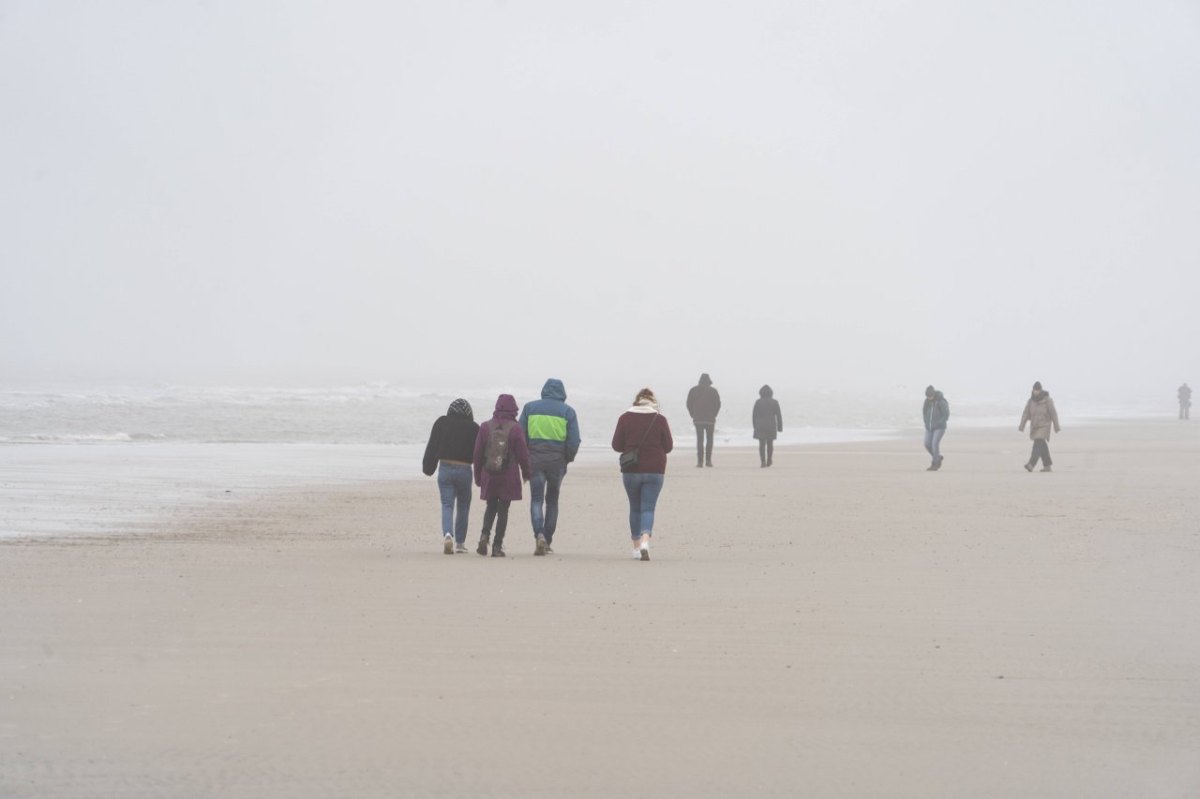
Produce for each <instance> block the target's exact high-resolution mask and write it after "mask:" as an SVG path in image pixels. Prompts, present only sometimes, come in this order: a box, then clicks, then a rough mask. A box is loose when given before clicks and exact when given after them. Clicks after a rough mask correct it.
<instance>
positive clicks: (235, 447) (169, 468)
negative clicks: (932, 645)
mask: <svg viewBox="0 0 1200 799" xmlns="http://www.w3.org/2000/svg"><path fill="white" fill-rule="evenodd" d="M1170 422H1177V420H1174V419H1171V418H1170V417H1166V416H1156V417H1138V418H1119V419H1105V418H1085V419H1081V420H1076V421H1075V422H1073V425H1074V426H1075V427H1076V428H1087V427H1105V426H1111V425H1116V426H1118V427H1120V426H1123V425H1126V426H1127V425H1139V424H1151V425H1154V424H1166V423H1170ZM1012 428H1013V432H1014V433H1015V423H1013V424H1012ZM1007 429H1008V426H1007V425H1000V424H999V423H993V422H989V423H987V424H983V425H974V424H972V423H971V422H970V421H969V420H961V419H960V420H957V422H956V423H954V424H952V425H951V428H950V432H949V433H948V434H947V436H948V440H949V441H953V440H954V438H956V437H957V436H958V435H959V434H960V433H962V434H975V433H980V434H988V433H989V432H998V431H1002V430H1007ZM809 430H816V431H819V434H818V438H816V439H815V440H811V441H802V442H795V441H792V442H786V443H779V442H777V443H776V448H775V449H776V452H779V453H784V452H789V451H793V450H795V451H804V450H809V449H821V448H825V447H830V446H836V447H841V446H855V445H869V444H872V443H881V442H889V441H904V440H908V439H910V438H911V439H913V440H916V443H917V446H918V448H919V446H920V440H919V439H920V436H921V435H922V430H921V428H920V427H911V428H878V429H875V428H866V429H850V428H847V429H840V428H839V429H831V428H809ZM676 434H677V435H676V437H677V440H676V449H675V452H674V453H672V463H674V464H676V465H675V467H674V468H680V466H679V465H678V464H679V461H680V460H681V459H682V460H684V461H686V459H687V458H688V457H689V455H688V453H689V451H690V447H691V444H692V439H691V428H690V427H689V428H686V429H685V430H683V431H676ZM825 434H828V436H827V437H825ZM1014 438H1016V439H1017V440H1018V441H1019V440H1020V439H1019V437H1017V436H1014ZM718 447H719V451H721V452H755V451H756V449H757V447H756V444H755V443H754V442H753V439H751V440H750V441H748V442H745V443H742V442H739V443H735V444H730V443H722V442H721V441H718ZM422 450H423V445H417V444H312V443H284V444H279V443H247V442H227V443H200V442H121V443H88V444H57V443H16V444H2V445H0V485H2V486H4V488H5V489H6V492H5V493H4V494H3V495H0V541H11V540H23V539H35V538H42V537H70V536H76V535H82V536H91V535H95V536H121V535H129V534H133V533H131V532H129V531H128V530H127V529H126V528H129V527H135V528H137V529H139V530H140V529H143V528H145V527H148V526H149V527H154V526H156V525H161V524H164V523H170V521H171V519H173V518H176V517H177V516H179V511H180V510H181V509H184V510H186V511H187V513H191V512H193V511H196V510H199V509H202V508H204V507H212V508H219V507H221V506H224V505H226V504H228V500H229V499H230V497H229V496H228V495H230V494H234V495H237V496H238V497H243V498H257V499H259V500H262V499H266V498H269V496H270V495H272V494H274V493H277V492H287V491H295V490H300V491H313V490H320V489H321V487H322V486H325V485H350V484H356V483H364V484H370V483H377V482H390V481H396V480H403V481H409V480H412V481H420V480H422V479H425V476H424V475H422V474H421V473H420V468H419V461H420V453H421V451H422ZM611 455H613V453H612V452H611V450H610V449H609V448H608V447H607V446H604V445H600V444H594V445H585V447H584V448H582V449H581V450H580V456H579V457H578V458H577V460H576V464H575V465H574V468H577V469H581V468H597V467H603V466H604V465H605V464H607V463H608V460H609V457H610V456H611ZM156 480H157V481H158V483H159V485H158V486H157V488H156V487H155V486H154V483H155V481H156ZM130 486H133V489H132V490H131V489H130ZM97 508H99V509H103V510H104V511H105V513H107V514H108V515H109V516H110V517H111V518H107V519H106V518H103V517H102V516H100V515H98V514H97V513H96V510H97Z"/></svg>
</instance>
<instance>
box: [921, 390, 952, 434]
mask: <svg viewBox="0 0 1200 799" xmlns="http://www.w3.org/2000/svg"><path fill="white" fill-rule="evenodd" d="M921 418H922V419H924V420H925V429H926V430H945V429H946V420H948V419H949V418H950V403H948V402H946V397H945V396H944V395H943V394H942V392H940V391H935V392H933V397H932V398H928V397H927V398H926V399H925V404H924V405H922V406H921Z"/></svg>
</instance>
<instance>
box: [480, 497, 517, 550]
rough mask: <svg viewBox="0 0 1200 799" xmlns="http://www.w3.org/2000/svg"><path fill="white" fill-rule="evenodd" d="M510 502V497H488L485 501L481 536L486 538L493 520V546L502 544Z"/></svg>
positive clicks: (506, 527) (490, 530)
mask: <svg viewBox="0 0 1200 799" xmlns="http://www.w3.org/2000/svg"><path fill="white" fill-rule="evenodd" d="M511 504H512V500H511V499H489V500H488V501H487V510H485V511H484V512H483V537H484V538H487V537H488V536H489V535H490V534H491V532H492V522H495V523H496V537H495V538H494V539H492V546H493V547H499V546H502V545H503V544H504V531H505V530H507V529H508V506H509V505H511Z"/></svg>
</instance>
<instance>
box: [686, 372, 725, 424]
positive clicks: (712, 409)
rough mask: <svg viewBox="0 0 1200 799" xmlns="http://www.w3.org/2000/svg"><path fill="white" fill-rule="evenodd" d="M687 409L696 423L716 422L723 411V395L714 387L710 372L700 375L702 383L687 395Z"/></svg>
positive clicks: (693, 387)
mask: <svg viewBox="0 0 1200 799" xmlns="http://www.w3.org/2000/svg"><path fill="white" fill-rule="evenodd" d="M687 410H688V413H689V414H691V416H692V421H693V422H695V423H696V424H716V423H717V414H718V413H720V412H721V395H720V394H718V393H717V390H716V389H715V388H713V384H712V378H711V377H709V376H708V372H705V373H704V374H702V375H700V384H699V385H696V386H692V390H691V391H689V392H688V395H687Z"/></svg>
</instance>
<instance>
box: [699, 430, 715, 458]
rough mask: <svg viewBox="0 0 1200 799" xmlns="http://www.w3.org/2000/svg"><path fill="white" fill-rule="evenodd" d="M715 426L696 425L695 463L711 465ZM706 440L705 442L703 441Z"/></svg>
mask: <svg viewBox="0 0 1200 799" xmlns="http://www.w3.org/2000/svg"><path fill="white" fill-rule="evenodd" d="M715 427H716V425H715V424H700V423H699V422H697V423H696V463H697V465H698V464H701V463H707V464H710V465H711V464H712V445H713V428H715ZM706 438H707V440H705V439H706Z"/></svg>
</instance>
